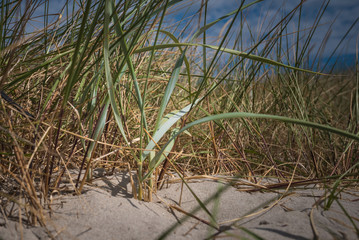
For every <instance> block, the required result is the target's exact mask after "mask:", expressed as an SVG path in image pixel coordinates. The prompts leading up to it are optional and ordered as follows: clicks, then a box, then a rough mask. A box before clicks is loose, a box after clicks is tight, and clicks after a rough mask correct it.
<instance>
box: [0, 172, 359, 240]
mask: <svg viewBox="0 0 359 240" xmlns="http://www.w3.org/2000/svg"><path fill="white" fill-rule="evenodd" d="M188 185H189V186H190V188H191V189H192V191H193V192H195V193H196V196H197V197H198V198H199V199H200V200H201V201H202V202H208V199H209V198H210V197H211V196H212V195H214V194H215V193H216V192H218V190H219V189H220V190H223V189H224V188H225V190H223V192H222V194H221V195H220V197H219V198H212V201H210V202H209V203H208V204H207V205H206V206H207V209H208V211H209V212H210V214H211V215H212V216H213V218H214V219H216V223H217V224H216V223H211V220H210V219H211V218H210V217H209V214H207V213H206V212H205V211H204V210H203V209H200V210H199V211H197V212H195V213H193V212H192V210H193V209H196V208H197V209H198V205H199V204H198V201H197V200H196V199H195V197H194V196H193V195H192V194H191V192H190V191H189V189H188V188H187V187H186V186H183V193H182V199H181V205H180V206H179V205H178V204H179V202H180V195H181V186H182V184H181V183H180V182H171V181H170V182H169V183H166V184H165V185H164V187H163V189H162V190H160V191H158V192H157V193H156V195H154V197H153V201H152V202H144V201H138V200H136V199H134V198H133V197H132V194H131V184H130V180H129V175H128V174H127V173H125V172H120V173H117V174H115V175H113V176H107V177H101V178H98V179H97V180H95V181H94V182H93V183H92V184H91V185H86V186H85V188H84V193H83V194H82V195H80V196H77V195H73V194H66V195H61V196H59V195H55V196H53V201H52V205H51V208H52V214H51V218H49V219H48V221H47V228H48V230H49V231H50V232H47V231H46V230H45V229H44V228H42V227H27V226H25V225H23V227H22V231H21V228H20V225H19V223H17V222H15V221H14V220H12V219H4V218H3V216H2V215H0V239H4V240H5V239H21V232H22V234H23V239H49V238H50V236H52V237H53V238H55V239H87V240H91V239H159V238H161V237H166V239H208V238H209V239H213V238H219V239H222V238H224V239H236V238H240V237H246V238H247V239H256V238H255V236H257V237H260V238H262V239H313V238H314V237H315V236H317V237H318V238H319V239H358V235H357V234H356V231H355V227H354V226H353V223H352V222H351V221H350V219H349V218H348V217H347V216H346V214H345V213H344V212H343V210H342V208H341V207H340V206H339V205H338V203H337V202H336V201H334V202H333V204H332V206H331V208H330V209H329V210H324V209H323V207H324V205H325V204H326V202H327V201H320V199H321V197H322V196H324V195H325V191H324V190H322V189H320V188H318V187H317V186H315V185H311V186H301V187H300V188H296V189H291V190H290V191H288V192H286V194H284V193H285V189H283V190H280V191H277V192H268V191H266V192H258V191H257V192H252V193H250V192H245V191H238V189H236V188H234V187H232V186H228V184H227V183H223V182H221V181H216V180H213V179H198V180H191V181H189V183H188ZM240 187H241V186H240ZM283 194H284V195H283ZM338 198H339V200H340V203H341V204H342V206H343V207H344V209H345V210H346V211H347V213H348V214H349V215H350V216H351V217H352V220H353V221H354V223H355V224H356V225H357V226H359V219H358V218H359V203H358V200H359V192H356V191H355V190H351V191H350V192H349V191H348V192H342V193H341V194H339V195H338ZM171 206H175V207H171ZM184 212H187V213H191V212H192V214H193V215H195V217H189V218H188V219H187V220H186V221H184V219H183V218H184V217H186V216H187V215H186V214H184ZM179 223H180V224H179ZM211 224H212V226H210V225H211ZM174 226H176V228H175V229H174V230H173V231H171V232H170V233H168V235H166V236H165V235H164V234H165V233H166V231H167V230H169V229H170V228H173V227H174Z"/></svg>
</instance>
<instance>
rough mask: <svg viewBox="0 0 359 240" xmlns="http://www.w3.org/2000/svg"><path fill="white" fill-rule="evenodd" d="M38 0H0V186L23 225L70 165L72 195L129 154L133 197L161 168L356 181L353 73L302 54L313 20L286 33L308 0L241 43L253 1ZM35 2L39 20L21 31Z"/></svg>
mask: <svg viewBox="0 0 359 240" xmlns="http://www.w3.org/2000/svg"><path fill="white" fill-rule="evenodd" d="M35 2H36V4H30V5H28V6H25V5H26V4H29V3H27V2H23V1H8V0H5V1H2V2H1V22H0V34H1V36H0V55H1V58H0V67H1V78H0V90H1V96H2V97H1V102H0V104H1V106H0V107H1V112H2V114H1V116H0V119H1V121H0V134H1V137H0V139H1V140H0V169H1V170H0V171H1V178H2V183H1V185H2V189H3V190H2V192H1V195H0V197H1V199H5V201H3V202H5V205H6V204H8V203H9V202H15V203H17V204H19V207H20V208H23V209H24V210H25V212H26V216H28V218H29V220H30V222H31V223H33V224H36V222H39V223H40V224H45V223H44V218H43V208H44V207H46V203H47V201H48V198H49V196H50V195H51V193H52V192H53V191H57V190H58V189H60V187H61V186H62V184H63V183H62V176H64V175H67V174H68V172H69V170H70V169H75V170H77V171H78V173H79V174H78V176H77V178H75V179H73V183H74V184H73V187H74V189H73V191H75V192H77V193H79V194H80V193H81V190H82V188H83V186H84V184H86V181H91V179H92V177H93V176H92V170H93V169H94V168H105V169H106V171H108V172H109V173H110V172H112V171H113V170H114V169H115V168H119V169H127V167H128V166H129V169H132V170H136V171H137V174H136V177H137V178H138V181H137V182H138V184H137V186H134V188H135V189H134V196H136V197H137V198H138V199H140V200H150V199H151V194H152V192H153V191H156V188H157V186H159V185H160V183H161V180H162V179H163V176H164V174H165V173H166V171H177V172H178V173H180V174H181V173H183V172H186V171H188V172H192V173H193V174H197V175H202V174H206V175H213V174H222V175H232V176H240V177H242V178H247V179H248V180H250V181H252V182H255V183H256V182H257V181H258V179H260V178H261V177H262V176H267V177H276V178H278V179H279V181H280V182H283V183H287V182H288V181H307V182H310V181H321V180H322V181H326V182H332V183H333V189H338V186H340V185H341V184H342V183H347V181H350V182H351V185H355V184H357V180H358V179H357V176H358V166H357V160H358V159H359V153H358V151H359V150H358V149H359V146H358V143H359V136H358V124H359V94H358V91H359V90H358V85H359V83H358V79H359V78H358V75H357V72H355V71H349V70H348V71H347V72H344V74H342V73H341V74H333V73H332V72H331V71H327V69H321V68H320V67H318V66H319V65H320V64H318V66H315V67H312V68H311V67H310V66H309V65H308V64H307V62H306V58H310V57H311V56H312V55H310V43H311V41H312V33H313V32H315V31H316V29H317V26H318V22H314V23H313V26H312V27H311V29H310V32H309V33H308V34H306V33H305V32H302V31H295V32H290V33H288V32H289V31H291V30H290V28H289V26H291V24H293V23H296V24H299V23H300V22H299V23H298V22H295V21H294V20H293V19H294V17H299V19H300V16H301V14H302V12H301V11H300V10H301V7H302V6H301V4H305V3H303V2H302V3H300V4H299V5H298V6H296V7H295V8H294V9H293V10H292V11H289V12H288V13H287V14H284V15H283V16H281V17H280V18H279V20H277V21H273V22H272V23H273V25H270V26H269V27H268V28H267V29H266V30H263V33H259V34H258V36H253V37H252V38H249V40H248V41H249V42H248V43H247V45H248V46H250V47H248V46H243V44H242V43H241V42H243V41H244V39H246V36H245V35H244V31H242V30H244V28H246V25H245V24H244V20H243V16H245V14H248V13H250V12H247V11H249V10H251V9H253V8H256V7H257V5H259V4H260V2H261V1H251V2H249V1H248V2H247V1H243V2H240V3H238V6H236V7H235V9H234V10H233V9H232V11H230V12H228V13H226V14H223V16H221V17H219V18H217V19H215V20H213V21H208V18H207V17H208V16H207V14H208V12H207V11H208V8H210V4H208V3H207V2H206V1H203V2H202V4H203V5H202V6H200V7H199V8H198V9H197V10H198V11H197V10H196V11H193V15H192V16H191V18H184V19H176V18H174V15H173V13H175V12H176V11H178V10H179V9H181V8H182V7H184V6H185V7H186V6H187V7H191V6H189V5H190V4H191V3H190V2H187V1H179V0H177V1H170V0H168V1H111V0H107V1H83V2H82V3H81V5H78V4H80V3H78V2H76V1H69V2H68V3H67V4H66V5H65V6H64V8H62V10H61V12H59V13H58V15H56V18H55V20H54V19H53V18H50V14H49V12H48V10H46V9H48V8H46V7H44V4H45V5H46V4H50V5H51V4H52V2H51V1H45V2H40V1H35ZM183 4H184V5H183ZM186 4H189V5H186ZM194 6H196V5H194ZM36 8H37V9H38V10H39V9H40V10H41V9H42V10H43V14H41V19H42V20H41V22H43V23H44V24H45V25H46V26H44V27H42V26H41V27H40V28H39V29H38V30H36V31H33V32H28V29H29V25H30V23H31V21H32V20H34V19H35V17H36V16H35V15H34V14H35V12H36V11H35V10H36ZM192 8H193V6H192ZM324 12H325V8H323V9H320V10H319V11H318V17H317V18H316V21H320V19H321V17H322V14H323V13H324ZM20 13H21V14H20ZM171 21H172V23H171ZM173 21H174V22H175V23H173ZM263 21H265V19H263ZM353 24H354V23H353ZM215 27H220V28H221V34H220V35H219V37H217V38H216V39H211V38H210V37H208V36H210V35H211V33H212V31H214V30H213V29H214V28H215ZM252 27H254V26H252ZM298 27H299V26H298ZM246 30H248V31H250V32H251V33H252V29H251V26H249V28H248V29H246ZM253 34H255V33H254V32H253V33H252V35H253ZM288 34H289V35H293V36H296V37H297V38H296V39H297V42H296V44H292V45H291V42H289V41H290V40H289V39H288V38H287V36H288ZM286 41H287V42H286ZM302 41H303V42H305V44H302ZM289 45H290V46H291V47H290V48H288V46H289ZM292 52H296V53H297V55H296V57H294V56H293V55H292V54H291V53H292ZM318 54H320V52H318ZM29 114H30V115H29ZM81 173H82V174H81ZM84 173H85V174H84ZM135 182H136V181H135ZM40 192H41V194H39V193H40ZM218 194H219V193H218ZM333 194H334V193H333ZM194 195H195V193H194ZM333 199H334V198H333ZM20 200H21V201H20ZM23 200H24V201H23ZM23 202H25V203H23ZM198 203H199V206H200V207H201V208H202V209H206V207H205V204H204V203H202V202H201V201H200V200H199V199H198ZM25 206H26V207H25ZM27 206H30V207H27ZM5 207H6V206H5ZM207 211H208V210H207ZM208 213H209V216H210V215H211V214H210V212H209V211H208Z"/></svg>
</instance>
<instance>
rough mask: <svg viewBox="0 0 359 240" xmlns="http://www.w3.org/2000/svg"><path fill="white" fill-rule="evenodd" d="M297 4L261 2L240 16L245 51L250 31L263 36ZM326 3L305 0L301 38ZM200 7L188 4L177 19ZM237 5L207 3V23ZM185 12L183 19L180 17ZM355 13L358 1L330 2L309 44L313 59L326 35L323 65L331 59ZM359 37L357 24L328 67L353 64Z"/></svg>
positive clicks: (220, 0) (218, 0) (233, 1)
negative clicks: (188, 9)
mask: <svg viewBox="0 0 359 240" xmlns="http://www.w3.org/2000/svg"><path fill="white" fill-rule="evenodd" d="M250 2H252V1H245V4H247V3H250ZM300 2H301V1H299V0H264V1H262V2H260V3H258V4H256V5H254V6H251V7H250V8H248V9H247V10H246V11H245V12H244V13H243V16H244V17H245V20H246V24H247V26H248V28H246V27H245V28H244V29H243V32H244V34H243V36H244V37H243V45H244V49H250V47H251V46H253V44H254V42H253V41H251V40H250V37H249V36H250V34H249V29H250V31H251V33H252V34H253V35H254V36H257V37H259V36H263V35H264V34H265V33H267V32H268V30H269V29H270V28H271V27H273V26H274V25H275V24H276V23H278V22H279V20H280V19H281V18H282V17H283V15H286V14H287V13H289V12H290V11H291V10H293V9H294V8H295V7H296V6H297V5H298V4H300ZM326 2H327V1H323V0H307V1H305V2H304V3H303V5H302V7H303V8H302V18H301V21H300V22H301V25H300V29H301V33H300V36H302V37H305V35H306V34H308V33H309V30H310V29H311V28H312V26H313V24H314V22H315V18H316V16H317V15H318V12H319V11H320V8H321V6H322V5H323V3H326ZM200 3H201V1H191V4H192V5H191V9H192V11H190V12H186V9H183V10H181V11H180V12H178V13H177V16H176V18H181V17H183V16H189V15H191V14H193V13H194V12H195V11H197V9H199V7H200ZM240 5H241V1H240V0H209V2H208V17H207V23H208V22H211V21H213V20H215V19H218V18H219V17H221V16H223V15H225V14H226V13H228V12H230V11H233V10H235V9H236V8H237V7H238V6H240ZM185 12H186V15H183V14H184V13H185ZM358 13H359V1H358V0H332V1H330V2H329V5H328V7H327V9H326V11H325V12H324V14H323V17H322V19H321V21H320V24H319V26H318V28H317V30H316V32H315V34H314V35H313V38H312V40H311V44H310V47H311V49H312V50H311V55H312V56H314V55H315V54H316V53H317V52H318V48H319V46H320V45H321V43H322V42H323V41H324V39H325V37H326V35H327V34H329V38H328V40H327V43H326V47H325V48H324V51H323V53H322V61H323V62H324V61H325V60H326V58H328V57H330V56H331V54H332V53H333V51H334V50H335V49H336V47H337V46H338V44H339V43H340V41H341V39H342V38H343V36H344V35H345V33H346V32H347V31H348V29H349V28H350V27H351V25H352V24H353V23H354V22H355V21H356V19H357V17H358V16H359V14H358ZM298 16H299V14H298V13H297V14H296V15H295V17H294V18H293V20H292V21H291V23H290V24H289V25H288V32H287V34H289V35H288V39H289V40H290V41H291V39H292V42H294V41H295V40H296V34H293V33H295V32H296V31H297V26H298V25H297V24H298ZM226 21H227V19H226V20H224V21H222V22H220V23H219V24H217V25H215V26H214V27H212V28H211V30H210V31H208V33H207V34H208V35H207V37H208V39H209V40H210V39H214V38H216V37H217V36H218V35H219V34H220V32H221V29H222V28H223V26H224V25H225V23H226ZM238 24H239V21H238ZM234 28H235V27H234ZM358 36H359V22H357V23H356V24H355V25H354V27H353V28H352V30H351V31H350V32H349V34H348V35H347V37H346V38H345V40H344V41H343V42H342V43H341V45H340V46H339V47H338V49H337V50H336V52H335V53H334V58H332V61H331V63H333V62H334V61H335V59H336V58H335V57H337V56H341V57H340V59H339V60H340V64H339V65H338V66H337V67H339V68H343V69H345V68H347V67H348V66H353V65H354V64H355V55H356V49H357V40H358ZM211 37H212V38H211ZM304 40H305V38H304V39H302V40H301V41H300V44H302V45H303V44H304Z"/></svg>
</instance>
